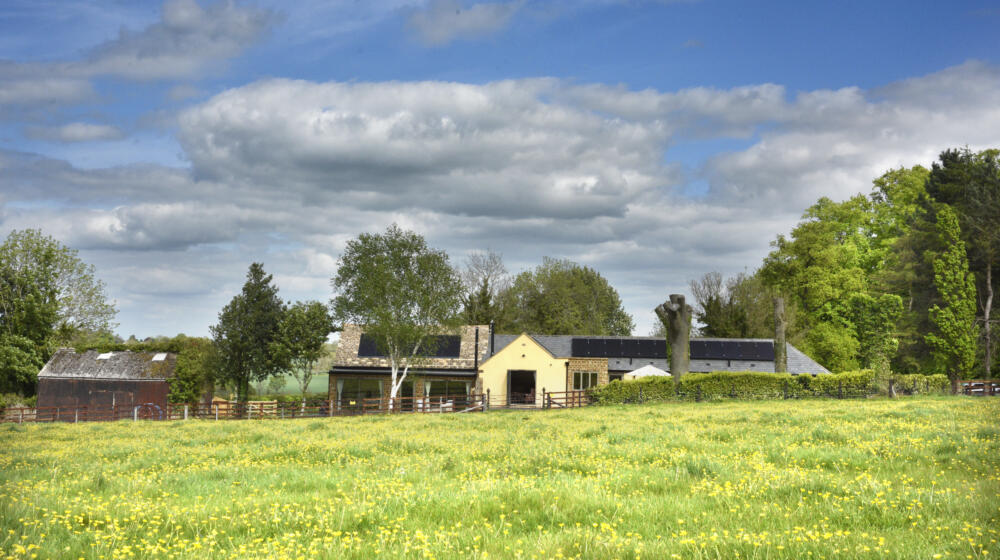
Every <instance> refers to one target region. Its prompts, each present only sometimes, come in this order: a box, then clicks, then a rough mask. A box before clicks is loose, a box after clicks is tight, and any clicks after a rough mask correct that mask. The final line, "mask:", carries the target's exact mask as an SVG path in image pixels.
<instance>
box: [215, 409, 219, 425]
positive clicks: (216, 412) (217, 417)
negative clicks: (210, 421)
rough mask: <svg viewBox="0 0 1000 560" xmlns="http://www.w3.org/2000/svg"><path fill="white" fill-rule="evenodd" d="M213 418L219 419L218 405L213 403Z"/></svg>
mask: <svg viewBox="0 0 1000 560" xmlns="http://www.w3.org/2000/svg"><path fill="white" fill-rule="evenodd" d="M215 420H216V421H218V420H219V405H215Z"/></svg>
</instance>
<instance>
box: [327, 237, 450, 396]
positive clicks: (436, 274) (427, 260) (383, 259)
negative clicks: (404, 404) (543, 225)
mask: <svg viewBox="0 0 1000 560" xmlns="http://www.w3.org/2000/svg"><path fill="white" fill-rule="evenodd" d="M331 284H332V286H333V290H334V294H335V295H334V298H333V301H332V306H333V310H334V317H335V319H336V320H337V321H338V322H340V323H341V324H348V323H352V324H357V325H359V326H360V327H361V328H362V329H363V330H364V331H365V332H366V333H367V334H368V335H369V336H372V337H374V339H375V341H376V344H377V346H378V348H379V350H380V351H381V353H383V354H384V355H385V356H386V357H387V358H388V360H389V367H390V372H391V381H392V382H391V384H390V389H389V398H390V399H395V398H396V396H397V395H398V394H399V389H400V387H402V384H403V381H405V380H406V376H407V374H408V373H409V370H410V368H411V367H412V366H413V365H415V364H417V363H419V362H420V360H421V359H422V358H424V357H426V356H427V355H430V354H433V353H434V351H435V350H436V348H434V347H433V344H434V341H435V340H436V339H435V335H437V334H441V333H443V332H447V331H448V330H449V329H451V328H452V327H454V326H456V325H457V324H458V322H459V320H460V309H461V305H462V295H463V288H462V282H461V280H460V279H459V277H458V274H457V272H456V271H455V270H454V269H453V268H452V266H451V264H450V263H449V261H448V255H447V254H446V253H445V252H444V251H439V250H435V249H431V248H429V247H428V246H427V242H426V241H425V240H424V238H423V237H422V236H420V235H419V234H417V233H415V232H412V231H404V230H403V229H401V228H400V227H399V226H397V225H396V224H393V225H391V226H389V228H388V229H386V231H385V232H384V233H363V234H361V235H359V236H358V237H357V239H352V240H351V241H348V242H347V246H346V248H345V249H344V253H343V255H341V258H340V268H339V269H338V270H337V275H336V276H334V278H333V279H332V281H331Z"/></svg>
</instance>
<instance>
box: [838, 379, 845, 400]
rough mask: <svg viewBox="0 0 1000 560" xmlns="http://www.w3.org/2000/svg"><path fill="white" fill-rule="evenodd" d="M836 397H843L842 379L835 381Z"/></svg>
mask: <svg viewBox="0 0 1000 560" xmlns="http://www.w3.org/2000/svg"><path fill="white" fill-rule="evenodd" d="M837 398H838V399H842V398H844V382H843V381H838V382H837Z"/></svg>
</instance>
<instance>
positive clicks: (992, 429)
mask: <svg viewBox="0 0 1000 560" xmlns="http://www.w3.org/2000/svg"><path fill="white" fill-rule="evenodd" d="M998 419H1000V399H973V398H963V397H955V398H946V397H938V398H906V399H897V400H894V401H888V400H868V401H850V400H844V401H834V400H830V401H798V402H793V401H779V402H731V403H687V404H660V405H645V406H635V405H634V406H627V407H625V406H622V407H606V408H597V407H592V408H589V409H575V410H568V411H546V412H517V411H495V412H490V413H487V414H467V415H463V414H452V415H424V416H413V415H411V416H394V417H356V418H331V419H303V420H286V421H274V420H264V421H229V422H212V421H188V422H172V423H132V422H128V421H126V422H119V423H116V424H76V425H73V424H62V425H25V426H18V425H4V426H0V531H2V534H0V551H2V555H3V556H9V557H13V558H22V557H30V556H31V555H33V554H36V555H37V557H38V558H81V557H82V558H240V559H246V558H313V557H329V558H375V557H385V558H396V557H408V558H487V557H489V558H518V557H523V558H536V557H537V558H566V557H576V558H636V557H645V558H671V557H680V558H737V557H739V558H760V559H763V558H922V559H925V558H938V557H947V558H986V557H989V558H992V557H995V556H996V555H997V554H1000V544H998V541H1000V529H998V527H1000V426H998ZM987 554H988V556H987ZM939 555H940V556H939Z"/></svg>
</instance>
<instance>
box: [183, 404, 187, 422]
mask: <svg viewBox="0 0 1000 560" xmlns="http://www.w3.org/2000/svg"><path fill="white" fill-rule="evenodd" d="M184 419H185V420H187V419H188V405H184Z"/></svg>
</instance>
